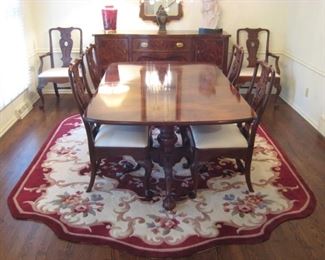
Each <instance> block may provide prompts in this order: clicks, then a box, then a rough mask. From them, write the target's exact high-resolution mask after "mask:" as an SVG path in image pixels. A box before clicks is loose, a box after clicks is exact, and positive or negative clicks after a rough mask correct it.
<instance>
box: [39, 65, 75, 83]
mask: <svg viewBox="0 0 325 260" xmlns="http://www.w3.org/2000/svg"><path fill="white" fill-rule="evenodd" d="M38 78H39V79H46V80H47V81H48V82H51V81H52V80H53V79H60V78H62V80H65V81H66V82H69V73H68V68H52V69H48V70H44V71H43V72H42V73H41V74H39V75H38Z"/></svg>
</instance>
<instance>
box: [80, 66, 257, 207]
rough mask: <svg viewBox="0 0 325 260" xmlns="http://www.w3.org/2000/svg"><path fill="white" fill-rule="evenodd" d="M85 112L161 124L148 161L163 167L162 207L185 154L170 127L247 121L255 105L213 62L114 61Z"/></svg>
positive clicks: (92, 117)
mask: <svg viewBox="0 0 325 260" xmlns="http://www.w3.org/2000/svg"><path fill="white" fill-rule="evenodd" d="M85 117H86V119H87V120H89V121H92V122H95V123H100V124H119V125H146V126H149V127H152V126H155V127H158V128H159V130H160V133H159V136H158V138H157V139H158V142H159V148H158V149H155V151H156V153H155V154H156V155H155V156H154V158H153V161H155V162H157V163H158V164H159V165H160V166H161V167H162V168H163V170H164V179H165V192H166V195H165V197H164V199H163V207H164V208H165V209H166V210H172V209H174V208H175V206H176V200H177V198H176V197H175V194H174V193H173V191H172V184H173V167H174V165H175V164H176V163H177V162H179V161H180V160H181V159H182V157H183V156H184V155H185V153H186V151H185V149H179V148H178V147H176V146H175V144H176V142H177V134H176V132H175V127H188V126H190V125H207V124H232V123H240V122H246V123H249V122H252V121H253V120H254V118H256V113H255V111H254V110H253V109H252V108H251V107H250V106H249V104H248V103H247V102H246V100H245V99H244V98H243V97H242V96H241V95H240V94H239V92H238V91H237V89H236V88H235V87H234V86H233V85H232V84H231V83H230V82H229V80H228V79H227V77H226V76H225V75H224V74H223V72H222V70H221V69H220V68H218V67H217V66H216V65H214V64H207V63H182V62H169V61H144V62H132V63H128V62H119V63H112V64H110V65H109V66H108V68H107V69H106V71H105V73H104V75H103V77H102V79H101V83H100V85H99V87H98V90H97V93H96V94H95V95H94V96H93V97H92V99H91V101H90V103H89V105H88V107H87V110H86V113H85Z"/></svg>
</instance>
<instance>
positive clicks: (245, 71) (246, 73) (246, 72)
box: [239, 67, 280, 78]
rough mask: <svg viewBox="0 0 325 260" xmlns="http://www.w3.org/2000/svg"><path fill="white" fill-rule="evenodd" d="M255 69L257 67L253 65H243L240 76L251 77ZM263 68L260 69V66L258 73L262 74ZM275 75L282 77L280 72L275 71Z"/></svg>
mask: <svg viewBox="0 0 325 260" xmlns="http://www.w3.org/2000/svg"><path fill="white" fill-rule="evenodd" d="M254 69H255V68H252V67H243V68H242V69H241V71H240V75H239V77H249V76H251V77H252V76H253V73H254ZM260 70H261V69H260V67H259V68H258V72H257V73H258V74H257V75H260V72H261V71H260ZM275 77H276V78H280V74H278V73H275Z"/></svg>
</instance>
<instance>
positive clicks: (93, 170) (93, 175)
mask: <svg viewBox="0 0 325 260" xmlns="http://www.w3.org/2000/svg"><path fill="white" fill-rule="evenodd" d="M99 161H100V160H99ZM98 164H99V162H96V161H95V160H94V159H90V168H91V175H90V181H89V184H88V188H87V190H86V191H87V192H91V190H92V188H93V186H94V183H95V178H96V172H97V168H98Z"/></svg>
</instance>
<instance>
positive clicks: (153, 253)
mask: <svg viewBox="0 0 325 260" xmlns="http://www.w3.org/2000/svg"><path fill="white" fill-rule="evenodd" d="M78 116H79V115H78V114H77V115H72V116H69V117H67V118H65V119H63V120H62V121H61V122H60V123H58V124H57V126H56V127H55V128H54V129H53V130H52V132H51V134H50V135H49V137H48V138H47V139H46V141H45V142H44V143H43V145H42V146H41V148H40V149H39V151H38V152H37V154H36V155H35V157H34V158H33V160H32V162H31V163H30V164H29V166H28V168H27V169H26V170H25V172H24V174H23V175H22V176H21V177H20V179H19V181H18V182H17V183H16V184H15V186H14V188H13V189H12V191H11V192H10V194H9V196H8V199H7V203H8V206H9V210H10V212H11V214H12V216H13V217H14V218H16V219H19V220H35V221H37V222H40V223H43V224H46V225H47V226H48V227H49V228H50V229H51V230H52V231H53V232H54V233H55V234H56V236H57V237H58V238H60V239H63V240H67V241H71V242H75V243H79V244H94V245H107V246H110V247H112V248H115V249H118V250H124V251H126V252H128V253H130V254H133V255H138V256H144V257H186V256H190V255H192V254H194V253H197V252H198V251H201V250H206V249H208V248H211V247H213V246H214V247H215V246H221V245H227V244H256V243H260V242H263V241H266V240H268V239H269V238H270V236H271V233H272V231H273V230H274V229H275V228H276V227H277V226H279V225H280V224H282V223H284V222H286V221H288V220H294V219H301V218H305V217H307V216H309V215H311V214H312V213H313V211H314V210H315V208H316V198H315V196H314V194H313V192H312V191H311V190H310V188H309V186H308V185H306V183H305V181H304V180H303V179H302V177H301V176H300V175H299V173H298V172H297V170H296V168H295V167H294V166H293V164H292V163H291V162H290V160H288V157H287V155H286V154H285V153H284V152H283V151H282V149H281V147H280V146H279V145H278V143H277V142H276V141H275V140H274V139H273V138H272V137H271V136H270V135H269V134H268V133H267V131H266V130H265V127H264V126H262V125H260V129H261V130H262V132H263V134H264V135H265V136H266V137H267V139H268V140H269V141H270V142H271V144H272V145H273V146H274V147H275V148H276V150H277V151H278V153H279V155H280V156H281V157H282V159H283V160H284V161H285V162H286V163H287V165H288V167H290V168H291V169H290V170H291V171H293V172H294V173H295V176H296V177H297V178H298V179H299V181H300V182H301V183H302V185H303V186H304V188H305V189H306V190H307V191H308V194H309V196H310V201H309V204H308V205H307V206H306V208H305V209H304V210H303V211H301V212H300V213H299V215H298V216H297V215H296V216H294V217H293V216H292V215H291V214H288V215H285V216H281V217H280V218H278V219H275V220H274V219H273V220H272V222H271V223H270V224H269V225H268V226H266V227H265V229H264V232H263V234H261V235H258V236H255V237H250V238H246V237H243V238H236V241H235V242H234V239H233V238H227V239H222V243H219V241H218V240H217V241H216V238H212V239H211V241H206V242H204V243H202V244H199V245H196V246H193V247H191V248H187V249H185V250H181V249H177V250H178V251H173V252H169V251H166V250H164V251H162V252H161V251H157V250H158V249H157V250H156V249H155V250H147V249H145V250H144V249H138V248H135V247H131V246H130V245H126V244H121V242H120V241H114V240H110V241H108V240H103V239H100V238H92V237H81V236H80V235H78V234H75V235H71V234H67V233H65V232H64V230H63V227H62V226H61V225H60V224H59V223H57V222H56V221H53V220H51V219H48V217H43V216H42V215H35V213H33V215H31V214H27V213H20V212H19V211H18V209H17V208H16V207H15V204H14V202H13V197H14V195H15V193H16V192H17V189H18V188H19V186H20V184H21V183H22V182H23V180H24V179H25V177H26V175H28V173H29V171H30V170H31V168H32V167H33V166H34V164H35V163H36V161H37V160H38V159H39V157H40V155H41V154H42V153H43V151H44V149H45V148H46V146H47V145H49V143H50V142H51V140H52V138H53V134H55V133H56V132H57V131H58V129H59V127H61V126H62V125H63V124H64V123H65V122H66V121H67V120H70V119H73V118H74V117H78Z"/></svg>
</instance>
